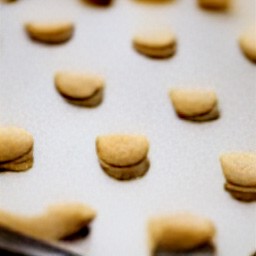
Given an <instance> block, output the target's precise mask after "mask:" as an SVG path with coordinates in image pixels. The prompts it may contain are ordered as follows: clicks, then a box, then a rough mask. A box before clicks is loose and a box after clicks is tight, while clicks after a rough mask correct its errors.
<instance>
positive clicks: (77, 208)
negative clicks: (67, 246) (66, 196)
mask: <svg viewBox="0 0 256 256" xmlns="http://www.w3.org/2000/svg"><path fill="white" fill-rule="evenodd" d="M95 216H96V212H95V211H94V210H93V209H91V208H90V207H89V206H86V205H83V204H79V203H66V204H56V205H53V206H50V207H49V208H48V210H47V211H46V212H45V213H43V214H41V215H38V216H32V217H31V216H30V217H29V216H20V215H16V214H12V213H9V212H6V211H3V210H0V226H2V227H5V228H8V229H11V230H13V231H17V232H20V233H23V234H25V235H29V236H32V237H36V238H40V239H45V240H61V239H64V238H66V237H69V236H71V235H73V234H76V233H78V232H79V231H80V230H81V229H83V228H85V227H87V226H88V225H89V223H90V222H91V221H92V220H93V219H94V218H95Z"/></svg>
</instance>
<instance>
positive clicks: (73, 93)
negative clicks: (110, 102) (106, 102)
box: [55, 72, 104, 107]
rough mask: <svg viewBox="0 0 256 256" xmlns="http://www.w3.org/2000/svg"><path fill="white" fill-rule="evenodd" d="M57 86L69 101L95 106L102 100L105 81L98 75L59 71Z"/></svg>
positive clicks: (56, 76)
mask: <svg viewBox="0 0 256 256" xmlns="http://www.w3.org/2000/svg"><path fill="white" fill-rule="evenodd" d="M55 87H56V89H57V91H58V92H59V93H60V94H61V95H62V96H63V97H64V98H65V99H66V100H67V101H68V102H70V103H72V104H75V105H80V106H85V107H94V106H97V105H98V104H100V103H101V101H102V98H103V90H104V81H103V79H102V78H100V77H99V76H96V75H89V74H84V73H75V72H58V73H56V75H55Z"/></svg>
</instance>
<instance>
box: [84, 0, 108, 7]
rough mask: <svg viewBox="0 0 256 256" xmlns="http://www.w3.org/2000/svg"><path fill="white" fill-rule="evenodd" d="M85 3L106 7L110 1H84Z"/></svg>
mask: <svg viewBox="0 0 256 256" xmlns="http://www.w3.org/2000/svg"><path fill="white" fill-rule="evenodd" d="M84 1H85V0H84ZM86 1H87V2H88V3H90V4H93V5H100V6H107V5H110V4H111V3H112V0H86Z"/></svg>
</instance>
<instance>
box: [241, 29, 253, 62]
mask: <svg viewBox="0 0 256 256" xmlns="http://www.w3.org/2000/svg"><path fill="white" fill-rule="evenodd" d="M239 44H240V48H241V50H242V52H243V53H244V55H245V56H246V57H247V58H248V59H250V60H252V61H254V62H256V26H254V27H253V28H251V29H248V30H247V31H246V32H244V33H243V34H242V35H241V36H240V38H239Z"/></svg>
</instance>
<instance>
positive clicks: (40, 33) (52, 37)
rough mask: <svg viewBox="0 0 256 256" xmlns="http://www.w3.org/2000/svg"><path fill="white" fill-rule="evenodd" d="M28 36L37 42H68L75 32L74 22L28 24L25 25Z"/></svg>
mask: <svg viewBox="0 0 256 256" xmlns="http://www.w3.org/2000/svg"><path fill="white" fill-rule="evenodd" d="M25 29H26V31H27V33H28V35H29V36H30V37H31V38H32V39H34V40H37V41H40V42H43V43H49V44H57V43H63V42H66V41H68V40H69V39H70V38H71V37H72V35H73V32H74V25H73V23H72V22H69V21H63V22H34V21H32V22H28V23H26V24H25Z"/></svg>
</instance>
